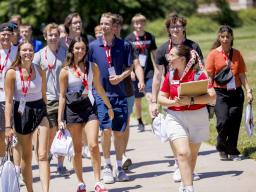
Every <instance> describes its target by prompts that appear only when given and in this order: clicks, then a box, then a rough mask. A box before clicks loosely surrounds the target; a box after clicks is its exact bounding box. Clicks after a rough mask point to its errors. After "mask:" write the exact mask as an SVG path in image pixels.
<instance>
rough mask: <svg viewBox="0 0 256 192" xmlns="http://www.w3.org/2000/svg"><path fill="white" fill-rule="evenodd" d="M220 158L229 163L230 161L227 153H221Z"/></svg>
mask: <svg viewBox="0 0 256 192" xmlns="http://www.w3.org/2000/svg"><path fill="white" fill-rule="evenodd" d="M219 156H220V160H222V161H227V160H229V158H228V154H227V153H225V152H223V151H221V152H219Z"/></svg>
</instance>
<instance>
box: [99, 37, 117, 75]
mask: <svg viewBox="0 0 256 192" xmlns="http://www.w3.org/2000/svg"><path fill="white" fill-rule="evenodd" d="M102 40H103V45H104V50H105V53H106V57H107V63H108V73H109V76H115V75H116V71H115V68H114V66H111V62H112V59H111V48H112V43H111V44H110V46H109V47H108V45H107V41H106V40H105V39H104V37H103V38H102Z"/></svg>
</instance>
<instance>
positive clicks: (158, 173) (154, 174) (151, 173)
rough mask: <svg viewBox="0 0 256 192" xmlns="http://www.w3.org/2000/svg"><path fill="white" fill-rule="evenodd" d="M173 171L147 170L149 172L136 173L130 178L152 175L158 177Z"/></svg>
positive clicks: (150, 176) (149, 176)
mask: <svg viewBox="0 0 256 192" xmlns="http://www.w3.org/2000/svg"><path fill="white" fill-rule="evenodd" d="M171 172H172V171H155V172H147V173H141V174H137V175H136V174H135V175H131V176H130V179H131V180H132V181H133V180H136V179H139V178H152V177H158V176H161V175H166V174H171Z"/></svg>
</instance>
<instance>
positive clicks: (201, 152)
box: [198, 149, 218, 155]
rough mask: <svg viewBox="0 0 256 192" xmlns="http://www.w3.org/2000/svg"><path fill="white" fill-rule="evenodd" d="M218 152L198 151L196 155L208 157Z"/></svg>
mask: <svg viewBox="0 0 256 192" xmlns="http://www.w3.org/2000/svg"><path fill="white" fill-rule="evenodd" d="M217 152H218V151H217V150H215V149H214V150H208V151H200V152H199V153H198V155H210V154H212V153H217Z"/></svg>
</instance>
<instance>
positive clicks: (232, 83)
mask: <svg viewBox="0 0 256 192" xmlns="http://www.w3.org/2000/svg"><path fill="white" fill-rule="evenodd" d="M221 54H222V55H223V57H224V60H225V63H228V60H229V58H228V55H226V54H225V52H224V50H222V51H221ZM229 54H230V53H229ZM235 89H236V81H235V77H234V75H233V77H232V79H231V80H230V81H229V82H228V83H227V90H235Z"/></svg>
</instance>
